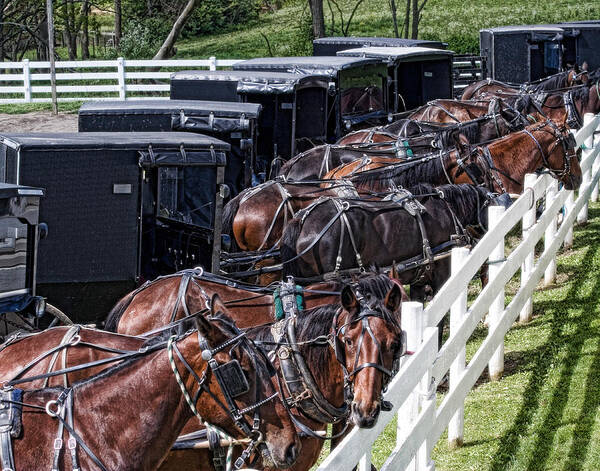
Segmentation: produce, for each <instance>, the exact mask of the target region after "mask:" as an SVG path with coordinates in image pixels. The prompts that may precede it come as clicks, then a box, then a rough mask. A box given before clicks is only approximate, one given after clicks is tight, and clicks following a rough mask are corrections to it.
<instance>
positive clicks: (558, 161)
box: [543, 120, 582, 190]
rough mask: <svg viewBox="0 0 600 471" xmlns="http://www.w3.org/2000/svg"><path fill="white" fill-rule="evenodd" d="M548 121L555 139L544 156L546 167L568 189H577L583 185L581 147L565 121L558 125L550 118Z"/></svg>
mask: <svg viewBox="0 0 600 471" xmlns="http://www.w3.org/2000/svg"><path fill="white" fill-rule="evenodd" d="M546 123H547V125H548V126H547V127H549V128H550V130H551V132H552V133H553V134H554V137H555V141H554V143H553V144H551V145H550V147H549V148H548V155H547V157H543V159H544V160H545V161H544V162H543V164H544V167H546V168H547V169H548V172H549V173H550V174H551V175H552V176H553V177H554V178H556V179H557V180H558V181H560V182H562V183H563V185H564V186H565V188H566V189H567V190H576V189H577V188H579V185H581V179H582V172H581V167H580V166H579V162H580V160H581V149H580V148H579V147H578V146H577V142H576V141H575V137H574V136H573V134H572V133H571V131H570V130H569V128H568V127H567V125H566V123H565V122H563V123H561V124H560V125H556V123H554V121H552V120H548V121H547V122H546Z"/></svg>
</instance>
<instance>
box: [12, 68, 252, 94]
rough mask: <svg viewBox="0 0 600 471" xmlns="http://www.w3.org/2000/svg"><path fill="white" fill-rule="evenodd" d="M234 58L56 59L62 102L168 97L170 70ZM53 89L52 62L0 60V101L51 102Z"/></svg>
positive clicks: (57, 80) (58, 92) (58, 89)
mask: <svg viewBox="0 0 600 471" xmlns="http://www.w3.org/2000/svg"><path fill="white" fill-rule="evenodd" d="M236 62H240V60H221V59H216V58H215V57H210V58H209V59H206V60H179V59H178V60H161V61H154V60H125V59H123V58H122V57H119V58H118V59H115V60H100V61H58V62H56V82H57V94H58V96H59V97H58V101H59V102H66V101H86V100H115V99H118V100H127V99H136V100H139V99H161V98H162V99H168V97H169V96H168V94H169V77H170V76H171V73H172V72H174V71H176V70H185V69H202V68H206V69H209V70H216V69H217V68H218V67H231V66H232V65H233V64H235V63H236ZM3 72H6V73H3ZM157 81H158V82H159V83H157ZM160 81H162V82H163V83H160ZM77 82H81V84H77ZM86 82H87V83H86ZM90 82H92V83H90ZM73 83H75V84H73ZM50 93H51V88H50V62H43V61H29V60H28V59H25V60H23V61H22V62H0V96H3V95H4V96H3V97H2V98H0V104H10V103H36V102H37V103H39V102H42V103H48V102H50V101H51V97H50V96H49V94H50ZM98 94H102V95H98ZM6 95H8V96H6ZM40 95H41V96H40ZM107 95H110V96H107Z"/></svg>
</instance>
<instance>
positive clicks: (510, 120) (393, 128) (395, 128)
mask: <svg viewBox="0 0 600 471" xmlns="http://www.w3.org/2000/svg"><path fill="white" fill-rule="evenodd" d="M489 111H491V113H487V114H486V115H484V116H481V117H479V118H475V119H472V120H469V121H464V122H451V123H433V122H425V121H417V120H414V119H400V120H397V121H394V122H393V123H390V124H388V125H385V126H380V127H376V128H371V129H363V130H360V131H354V132H352V133H350V134H346V136H344V137H342V138H341V139H340V140H339V141H338V143H337V144H338V145H354V146H356V145H359V144H383V143H385V142H390V141H395V140H398V138H400V137H404V138H410V137H417V136H419V137H425V136H437V135H441V136H442V140H441V145H435V146H434V147H436V148H437V149H445V148H447V147H449V146H451V145H453V144H454V143H455V142H456V136H457V135H460V134H462V135H464V136H465V137H467V139H468V140H469V141H470V142H471V143H472V144H476V143H479V142H484V141H489V140H491V139H496V138H498V137H500V136H504V135H506V134H508V133H510V132H513V131H516V130H518V129H522V128H523V127H524V126H526V125H527V124H529V122H528V120H527V118H525V117H524V116H523V115H522V114H521V113H519V112H518V111H517V110H515V109H513V108H511V107H506V106H502V103H501V102H499V101H497V102H495V104H493V105H491V106H488V112H489ZM449 135H450V136H454V139H453V140H452V141H450V140H449V139H448V138H447V137H446V138H444V136H449ZM434 139H440V138H437V137H435V138H434ZM434 142H437V141H435V140H434ZM409 145H410V141H409ZM424 152H425V150H424V151H423V152H421V153H424Z"/></svg>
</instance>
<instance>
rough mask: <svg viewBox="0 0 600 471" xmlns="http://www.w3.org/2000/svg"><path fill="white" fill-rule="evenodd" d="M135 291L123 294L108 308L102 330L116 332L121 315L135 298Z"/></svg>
mask: <svg viewBox="0 0 600 471" xmlns="http://www.w3.org/2000/svg"><path fill="white" fill-rule="evenodd" d="M136 294H137V291H132V292H131V293H127V294H126V295H125V296H123V297H122V298H121V299H119V301H118V302H117V304H115V305H114V307H113V308H112V309H111V310H110V312H109V313H108V315H107V316H106V320H105V321H104V330H106V331H108V332H116V331H117V328H118V327H119V322H120V321H121V317H123V314H124V313H125V311H126V310H127V308H128V307H129V305H130V304H131V302H132V301H133V298H135V295H136Z"/></svg>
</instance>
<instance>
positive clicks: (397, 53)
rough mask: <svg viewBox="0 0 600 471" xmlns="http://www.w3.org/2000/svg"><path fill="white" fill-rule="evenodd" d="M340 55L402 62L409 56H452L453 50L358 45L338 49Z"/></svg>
mask: <svg viewBox="0 0 600 471" xmlns="http://www.w3.org/2000/svg"><path fill="white" fill-rule="evenodd" d="M337 55H338V56H352V57H379V58H381V59H384V60H387V61H388V62H400V61H402V59H407V58H423V59H425V60H427V59H430V60H433V59H439V58H440V57H452V56H453V55H454V52H453V51H448V50H447V49H433V48H429V47H382V46H369V47H357V48H354V49H346V50H344V51H338V52H337Z"/></svg>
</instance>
